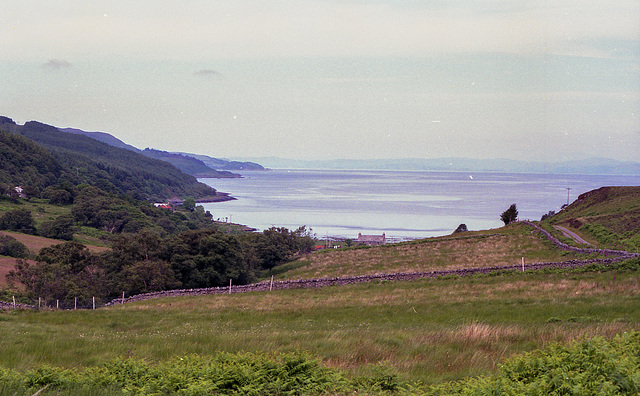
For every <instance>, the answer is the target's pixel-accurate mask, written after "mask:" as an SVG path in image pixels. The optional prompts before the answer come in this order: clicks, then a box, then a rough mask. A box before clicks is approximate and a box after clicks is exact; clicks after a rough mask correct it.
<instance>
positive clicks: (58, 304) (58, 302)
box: [56, 299, 60, 309]
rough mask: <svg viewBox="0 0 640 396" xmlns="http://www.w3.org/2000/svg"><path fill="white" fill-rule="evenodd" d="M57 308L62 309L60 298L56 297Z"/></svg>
mask: <svg viewBox="0 0 640 396" xmlns="http://www.w3.org/2000/svg"><path fill="white" fill-rule="evenodd" d="M56 309H60V300H57V299H56Z"/></svg>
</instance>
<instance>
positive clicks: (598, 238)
mask: <svg viewBox="0 0 640 396" xmlns="http://www.w3.org/2000/svg"><path fill="white" fill-rule="evenodd" d="M542 223H543V225H547V226H548V227H547V228H550V226H553V225H560V226H563V227H566V228H568V229H571V230H572V231H574V232H577V233H578V234H580V235H581V236H583V237H584V238H585V239H587V240H588V241H589V242H592V243H594V244H596V245H598V246H600V247H607V248H614V249H625V250H629V251H636V250H637V249H640V186H629V187H602V188H599V189H597V190H593V191H589V192H586V193H584V194H582V195H580V196H579V197H578V199H577V200H576V201H574V202H573V203H572V204H571V205H569V206H568V207H566V208H565V209H563V210H562V211H560V212H559V213H557V214H555V215H554V216H551V217H549V218H548V219H546V220H545V221H543V222H542Z"/></svg>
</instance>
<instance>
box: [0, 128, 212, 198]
mask: <svg viewBox="0 0 640 396" xmlns="http://www.w3.org/2000/svg"><path fill="white" fill-rule="evenodd" d="M0 132H3V133H4V134H6V133H14V134H16V135H20V136H23V137H26V138H28V139H30V140H32V141H34V142H35V143H37V144H38V145H40V146H42V147H44V148H45V149H46V150H47V151H49V153H50V155H49V156H47V158H48V161H49V162H50V163H51V164H52V165H51V166H54V167H55V169H56V170H57V171H58V173H57V174H56V173H51V172H47V171H48V169H39V168H36V169H30V171H31V172H35V173H36V174H37V175H39V177H40V178H43V179H46V180H47V183H49V184H55V183H57V182H61V181H62V180H66V181H69V182H71V183H72V184H74V185H77V184H82V183H86V184H90V185H95V186H98V187H100V188H101V189H103V190H106V191H111V192H117V193H120V194H126V195H129V196H132V197H135V198H137V199H148V200H151V201H162V200H165V199H169V198H173V197H180V198H184V197H188V196H191V197H194V198H196V199H212V198H214V197H216V191H215V190H214V189H212V188H211V187H209V186H207V185H205V184H202V183H199V182H198V181H197V180H196V178H195V177H193V176H190V175H187V174H185V173H183V172H181V171H180V170H178V169H177V168H176V167H174V166H173V165H171V164H169V163H167V162H164V161H160V160H156V159H152V158H148V157H145V156H143V155H141V154H139V153H136V152H133V151H130V150H126V149H122V148H117V147H113V146H110V145H108V144H105V143H102V142H99V141H97V140H95V139H91V138H89V137H86V136H82V135H78V134H71V133H65V132H61V131H60V130H58V129H57V128H55V127H53V126H50V125H46V124H42V123H39V122H36V121H31V122H27V123H26V124H25V125H22V126H21V125H16V124H15V123H13V121H11V120H10V119H8V118H6V117H3V119H2V120H0ZM4 139H5V140H6V139H7V138H6V137H5V138H4ZM31 146H33V145H31ZM30 150H31V151H33V150H35V149H34V148H33V147H31V148H30ZM19 152H21V150H19V151H18V152H17V153H19ZM17 153H13V159H12V160H11V161H13V162H14V163H21V164H29V162H28V161H24V162H22V161H23V160H24V158H17V157H15V155H16V154H17ZM23 156H24V155H23ZM51 157H53V158H55V161H52V160H51ZM23 168H24V167H23ZM26 169H29V168H26ZM3 173H4V172H3ZM23 173H24V172H23ZM43 173H44V174H43ZM51 176H53V177H51ZM14 181H15V180H14ZM28 184H29V180H27V182H25V181H20V185H28ZM40 185H42V183H40ZM35 187H39V186H38V185H36V186H35Z"/></svg>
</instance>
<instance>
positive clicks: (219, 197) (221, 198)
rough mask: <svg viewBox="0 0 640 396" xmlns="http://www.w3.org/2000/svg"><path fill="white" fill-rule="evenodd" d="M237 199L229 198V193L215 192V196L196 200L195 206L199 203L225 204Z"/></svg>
mask: <svg viewBox="0 0 640 396" xmlns="http://www.w3.org/2000/svg"><path fill="white" fill-rule="evenodd" d="M235 200H237V198H234V197H232V196H231V193H226V192H219V191H216V195H213V196H208V197H203V198H198V199H197V200H196V203H197V204H201V203H215V202H227V201H235Z"/></svg>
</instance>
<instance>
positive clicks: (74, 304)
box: [73, 297, 78, 311]
mask: <svg viewBox="0 0 640 396" xmlns="http://www.w3.org/2000/svg"><path fill="white" fill-rule="evenodd" d="M73 310H74V311H77V310H78V297H74V299H73Z"/></svg>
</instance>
